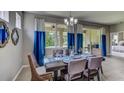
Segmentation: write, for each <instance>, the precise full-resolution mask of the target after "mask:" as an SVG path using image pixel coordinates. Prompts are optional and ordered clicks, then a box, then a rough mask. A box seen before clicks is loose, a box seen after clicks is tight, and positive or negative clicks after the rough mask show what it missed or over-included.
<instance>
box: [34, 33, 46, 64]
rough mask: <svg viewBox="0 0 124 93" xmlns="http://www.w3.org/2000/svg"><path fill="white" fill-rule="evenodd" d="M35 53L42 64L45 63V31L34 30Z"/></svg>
mask: <svg viewBox="0 0 124 93" xmlns="http://www.w3.org/2000/svg"><path fill="white" fill-rule="evenodd" d="M34 55H35V57H36V60H37V62H38V64H39V65H40V66H42V65H44V56H45V32H41V31H35V32H34Z"/></svg>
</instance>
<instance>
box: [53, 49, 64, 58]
mask: <svg viewBox="0 0 124 93" xmlns="http://www.w3.org/2000/svg"><path fill="white" fill-rule="evenodd" d="M57 54H59V55H63V49H55V50H53V57H56V56H57Z"/></svg>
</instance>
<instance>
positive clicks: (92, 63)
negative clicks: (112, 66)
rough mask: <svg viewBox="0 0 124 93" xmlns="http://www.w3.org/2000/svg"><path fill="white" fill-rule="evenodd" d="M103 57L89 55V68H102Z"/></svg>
mask: <svg viewBox="0 0 124 93" xmlns="http://www.w3.org/2000/svg"><path fill="white" fill-rule="evenodd" d="M101 64H102V57H89V59H88V69H90V70H93V69H99V68H101Z"/></svg>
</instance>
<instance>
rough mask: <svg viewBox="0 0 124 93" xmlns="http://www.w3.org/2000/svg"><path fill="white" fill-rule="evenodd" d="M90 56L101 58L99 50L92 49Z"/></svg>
mask: <svg viewBox="0 0 124 93" xmlns="http://www.w3.org/2000/svg"><path fill="white" fill-rule="evenodd" d="M91 54H92V55H95V56H102V51H101V49H100V48H92V51H91Z"/></svg>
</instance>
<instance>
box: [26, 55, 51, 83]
mask: <svg viewBox="0 0 124 93" xmlns="http://www.w3.org/2000/svg"><path fill="white" fill-rule="evenodd" d="M28 60H29V65H30V69H31V80H32V81H44V80H52V73H49V72H46V69H45V66H42V67H39V66H38V65H37V61H36V59H35V57H34V55H33V54H29V55H28Z"/></svg>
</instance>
